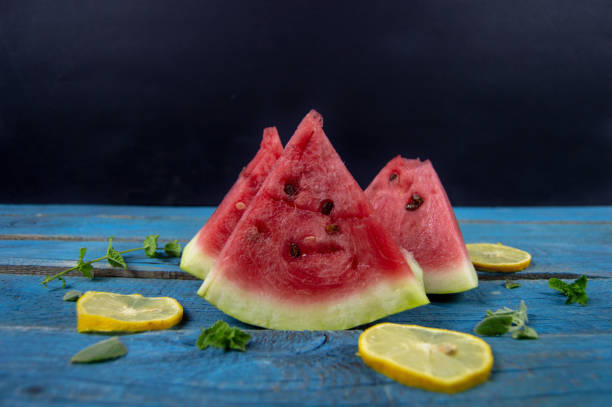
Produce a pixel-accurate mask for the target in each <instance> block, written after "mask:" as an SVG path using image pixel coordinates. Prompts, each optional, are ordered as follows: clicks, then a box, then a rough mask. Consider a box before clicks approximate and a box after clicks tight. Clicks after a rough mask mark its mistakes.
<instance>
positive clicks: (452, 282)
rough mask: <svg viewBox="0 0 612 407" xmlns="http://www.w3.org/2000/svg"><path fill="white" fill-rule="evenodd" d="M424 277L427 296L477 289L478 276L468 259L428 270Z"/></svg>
mask: <svg viewBox="0 0 612 407" xmlns="http://www.w3.org/2000/svg"><path fill="white" fill-rule="evenodd" d="M424 277H425V278H424V282H425V291H426V292H427V294H455V293H460V292H463V291H468V290H471V289H473V288H476V287H478V275H477V274H476V271H475V270H474V265H473V264H472V262H471V261H470V260H469V259H463V260H462V261H461V263H455V264H453V265H452V266H448V267H446V268H439V269H434V270H428V272H426V273H425V276H424Z"/></svg>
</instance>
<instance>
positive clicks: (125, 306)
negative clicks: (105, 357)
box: [76, 291, 183, 332]
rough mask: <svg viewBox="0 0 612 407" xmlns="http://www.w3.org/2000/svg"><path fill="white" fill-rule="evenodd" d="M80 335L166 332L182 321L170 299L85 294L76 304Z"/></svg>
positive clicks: (176, 306)
mask: <svg viewBox="0 0 612 407" xmlns="http://www.w3.org/2000/svg"><path fill="white" fill-rule="evenodd" d="M76 309H77V330H78V331H79V332H141V331H153V330H158V329H167V328H170V327H172V326H174V325H176V324H177V323H178V322H180V320H181V319H182V318H183V307H182V306H181V304H179V303H178V301H177V300H175V299H174V298H170V297H143V296H142V295H140V294H130V295H123V294H115V293H107V292H100V291H87V292H86V293H85V294H83V296H81V298H79V300H78V301H77V304H76Z"/></svg>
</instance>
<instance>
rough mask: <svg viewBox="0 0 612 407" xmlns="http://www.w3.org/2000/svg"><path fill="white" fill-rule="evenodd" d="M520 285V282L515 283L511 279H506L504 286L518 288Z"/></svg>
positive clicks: (510, 288)
mask: <svg viewBox="0 0 612 407" xmlns="http://www.w3.org/2000/svg"><path fill="white" fill-rule="evenodd" d="M520 286H521V284H520V283H515V282H513V281H511V280H506V288H507V289H509V290H512V289H514V288H519V287H520Z"/></svg>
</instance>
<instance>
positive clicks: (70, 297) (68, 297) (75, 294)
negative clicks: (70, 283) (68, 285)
mask: <svg viewBox="0 0 612 407" xmlns="http://www.w3.org/2000/svg"><path fill="white" fill-rule="evenodd" d="M80 296H81V292H80V291H79V290H70V291H68V292H67V293H66V294H64V298H62V299H63V300H64V301H72V302H74V301H76V300H78V299H79V297H80Z"/></svg>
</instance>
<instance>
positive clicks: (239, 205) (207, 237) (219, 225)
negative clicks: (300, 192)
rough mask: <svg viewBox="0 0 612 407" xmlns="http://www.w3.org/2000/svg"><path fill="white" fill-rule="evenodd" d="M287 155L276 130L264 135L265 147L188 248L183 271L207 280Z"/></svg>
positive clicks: (242, 172) (261, 148)
mask: <svg viewBox="0 0 612 407" xmlns="http://www.w3.org/2000/svg"><path fill="white" fill-rule="evenodd" d="M282 152H283V145H282V144H281V141H280V138H279V137H278V132H277V131H276V127H268V128H266V129H264V131H263V137H262V140H261V146H260V148H259V151H258V152H257V154H256V155H255V157H254V158H253V160H251V162H250V163H249V164H248V165H247V166H246V167H245V168H243V170H242V171H241V172H240V175H239V176H238V179H237V180H236V182H235V183H234V185H233V186H232V188H231V189H230V190H229V192H228V193H227V194H226V195H225V197H224V198H223V201H221V203H220V204H219V206H218V207H217V209H216V210H215V212H214V213H213V214H212V215H211V217H210V218H209V219H208V221H207V222H206V223H205V224H204V226H203V227H202V229H200V231H199V232H198V233H197V234H196V235H195V236H194V237H193V239H191V241H190V242H189V243H188V244H187V246H185V249H184V250H183V255H182V256H181V269H183V270H184V271H186V272H187V273H189V274H191V275H193V276H195V277H198V278H200V279H202V280H203V279H204V278H205V277H206V275H207V274H208V272H209V270H210V268H211V267H212V265H213V264H214V263H215V261H216V260H217V256H218V255H219V253H220V252H221V249H222V248H223V245H225V242H226V241H227V238H228V237H229V236H230V234H231V233H232V231H233V230H234V227H235V226H236V224H237V223H238V221H239V220H240V217H241V216H242V215H243V214H244V213H245V211H246V208H247V207H248V206H249V204H250V203H251V200H252V199H253V198H254V197H255V194H256V193H257V191H259V188H260V187H261V185H262V184H263V182H264V180H265V179H266V177H267V176H268V174H269V173H270V170H271V169H272V167H273V166H274V164H275V163H276V160H277V159H278V157H280V155H281V154H282Z"/></svg>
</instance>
